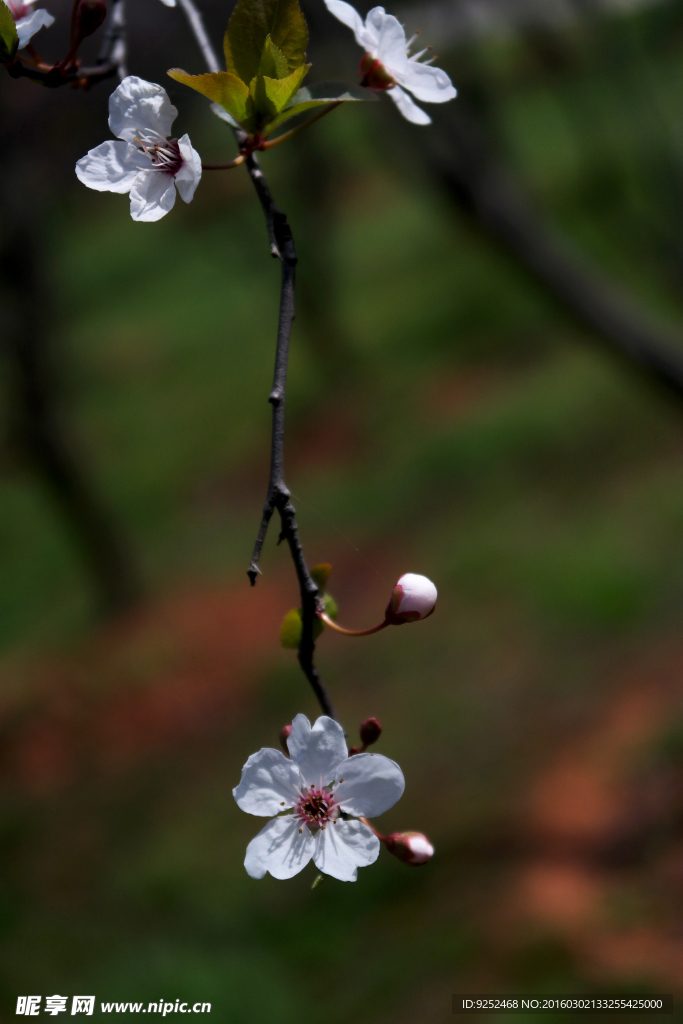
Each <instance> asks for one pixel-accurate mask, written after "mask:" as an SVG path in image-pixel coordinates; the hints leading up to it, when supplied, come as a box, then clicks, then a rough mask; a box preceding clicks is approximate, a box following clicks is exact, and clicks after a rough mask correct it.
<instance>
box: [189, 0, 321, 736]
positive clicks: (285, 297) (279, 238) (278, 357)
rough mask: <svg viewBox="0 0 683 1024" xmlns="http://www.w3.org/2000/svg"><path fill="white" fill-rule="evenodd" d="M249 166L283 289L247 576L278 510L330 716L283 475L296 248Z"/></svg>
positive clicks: (302, 658)
mask: <svg viewBox="0 0 683 1024" xmlns="http://www.w3.org/2000/svg"><path fill="white" fill-rule="evenodd" d="M179 3H180V6H181V7H182V8H183V12H184V14H185V16H186V18H187V21H188V25H189V27H190V29H191V31H192V33H193V35H194V37H195V40H196V42H197V45H198V47H199V49H200V50H201V52H202V54H203V56H204V60H205V63H206V65H207V67H208V69H209V71H217V70H219V64H218V60H217V57H216V54H215V52H214V50H213V47H212V45H211V41H210V40H209V37H208V36H207V34H206V32H205V30H204V25H203V22H202V18H201V15H200V13H199V11H198V9H197V7H196V6H195V4H194V2H193V0H179ZM234 134H235V138H236V140H237V143H238V145H239V146H240V147H242V146H243V144H244V142H245V141H246V135H245V134H244V133H243V132H240V131H239V130H234ZM245 167H246V168H247V171H248V173H249V177H250V179H251V182H252V184H253V186H254V189H255V191H256V195H257V197H258V200H259V202H260V204H261V208H262V210H263V213H264V216H265V219H266V228H267V231H268V241H269V243H270V253H271V256H273V257H274V258H276V259H279V260H280V264H281V266H282V282H281V290H280V316H279V324H278V333H277V344H276V349H275V371H274V375H273V387H272V389H271V392H270V396H269V398H268V401H269V402H270V404H271V405H272V407H273V427H272V440H271V453H270V478H269V481H268V493H267V495H266V501H265V504H264V506H263V515H262V517H261V525H260V527H259V531H258V536H257V538H256V543H255V545H254V551H253V554H252V558H251V562H250V564H249V568H248V570H247V575H248V576H249V579H250V581H251V585H252V587H253V586H255V585H256V579H257V577H258V576H259V574H260V572H261V570H260V568H259V562H260V559H261V552H262V550H263V544H264V542H265V539H266V535H267V533H268V527H269V526H270V521H271V519H272V518H273V514H274V513H275V512H277V513H278V515H279V517H280V536H279V539H278V543H281V542H282V541H286V542H287V545H288V547H289V552H290V555H291V557H292V562H293V563H294V569H295V572H296V577H297V580H298V583H299V592H300V595H301V642H300V644H299V664H300V666H301V669H302V671H303V673H304V675H305V676H306V678H307V679H308V681H309V683H310V684H311V687H312V689H313V692H314V694H315V696H316V698H317V700H318V703H319V704H320V707H321V709H322V711H323V714H325V715H329V716H330V718H336V715H335V712H334V707H333V705H332V701H331V699H330V695H329V693H328V692H327V689H326V688H325V686H324V685H323V682H322V680H321V679H320V676H319V674H318V670H317V668H316V667H315V661H314V655H315V640H314V638H313V627H314V625H315V622H316V619H317V615H318V603H319V595H318V587H317V585H316V583H315V580H314V579H313V578H312V576H311V574H310V572H309V570H308V566H307V564H306V559H305V557H304V552H303V546H302V544H301V538H300V536H299V527H298V525H297V522H296V509H295V508H294V506H293V505H292V502H291V496H290V492H289V489H288V487H287V485H286V483H285V477H284V445H285V398H286V394H287V369H288V366H289V346H290V340H291V336H292V324H293V323H294V317H295V313H296V310H295V301H294V291H295V284H296V263H297V255H296V247H295V245H294V238H293V236H292V232H291V229H290V227H289V223H288V221H287V217H286V215H285V214H284V213H283V212H282V211H281V210H280V209H278V207H277V206H276V204H275V201H274V199H273V196H272V194H271V192H270V189H269V188H268V184H267V182H266V180H265V178H264V176H263V171H262V170H261V168H260V167H259V163H258V160H257V159H256V157H255V155H254V154H253V153H252V154H251V155H250V156H249V157H247V159H246V161H245Z"/></svg>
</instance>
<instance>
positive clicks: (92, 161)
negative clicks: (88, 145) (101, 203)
mask: <svg viewBox="0 0 683 1024" xmlns="http://www.w3.org/2000/svg"><path fill="white" fill-rule="evenodd" d="M145 167H149V159H148V158H147V157H146V156H145V155H144V153H140V151H139V150H138V149H136V148H135V146H131V144H130V143H129V142H114V141H113V139H112V140H110V141H108V142H103V143H102V145H101V146H98V147H97V148H96V149H91V150H90V152H89V153H88V155H87V156H84V157H82V158H81V159H80V160H79V161H78V163H77V164H76V174H77V175H78V179H79V181H82V182H83V184H84V185H87V186H88V188H95V189H97V191H98V192H130V190H131V188H132V187H133V182H134V181H135V179H136V177H137V176H138V174H139V173H140V171H141V170H143V169H144V168H145Z"/></svg>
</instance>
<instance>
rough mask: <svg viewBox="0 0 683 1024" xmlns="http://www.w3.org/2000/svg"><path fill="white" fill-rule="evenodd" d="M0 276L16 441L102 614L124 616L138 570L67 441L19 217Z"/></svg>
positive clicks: (41, 299) (0, 260) (34, 257)
mask: <svg viewBox="0 0 683 1024" xmlns="http://www.w3.org/2000/svg"><path fill="white" fill-rule="evenodd" d="M5 223H6V225H7V222H5ZM0 275H2V282H3V285H5V286H6V288H7V292H8V299H7V300H6V301H5V303H4V310H3V318H2V319H3V324H4V331H3V334H4V337H3V349H4V351H5V353H6V355H7V357H8V358H9V360H10V363H11V366H12V368H13V377H14V405H15V410H14V431H13V434H14V440H15V443H16V445H17V448H18V449H19V450H20V451H21V452H22V453H23V454H24V455H25V456H27V457H28V459H29V460H30V461H31V462H32V463H33V465H34V466H35V468H36V470H37V471H38V472H39V474H40V476H41V477H42V478H43V480H44V481H45V482H46V484H47V486H48V489H49V491H50V493H51V495H52V498H53V500H54V502H55V504H56V505H57V507H58V508H59V509H60V511H61V513H62V516H63V518H64V520H65V522H66V524H67V526H68V527H69V529H70V531H71V533H72V535H73V537H74V540H75V542H76V544H77V545H78V546H79V547H80V549H81V551H82V554H83V557H84V560H85V562H86V565H87V566H88V570H89V573H90V575H91V577H92V580H93V583H94V585H95V587H96V589H97V592H98V594H99V601H100V604H101V606H102V609H103V610H104V611H106V612H118V611H121V610H122V609H124V608H126V607H128V606H130V605H131V604H133V603H134V602H135V601H136V600H138V598H139V597H140V594H141V589H142V588H141V585H140V580H139V576H138V572H137V567H136V566H135V565H134V562H133V558H132V555H131V552H130V550H129V549H128V547H127V546H126V544H125V543H124V541H123V538H122V536H121V535H120V533H119V530H118V528H117V525H116V524H115V521H114V518H113V517H112V516H111V514H110V513H109V511H108V509H106V507H105V506H104V505H103V503H102V502H101V500H100V498H99V496H98V495H97V493H96V490H95V488H94V487H93V486H92V485H91V483H90V481H89V480H88V478H87V475H86V474H85V472H84V471H83V468H82V466H81V465H80V464H79V461H78V460H77V458H76V456H75V454H74V449H73V447H72V445H71V444H70V443H69V442H68V440H67V438H66V435H65V432H64V429H63V426H62V423H61V418H60V415H59V412H58V405H59V402H58V385H57V380H56V374H55V373H54V370H53V367H52V365H51V360H50V358H49V355H48V346H47V340H48V339H47V336H46V331H45V324H46V321H47V316H46V310H47V307H48V302H49V300H48V296H47V290H46V287H45V284H44V281H43V277H42V271H41V261H40V256H39V249H38V245H37V243H36V238H35V236H34V234H33V230H32V227H31V225H30V224H27V223H26V222H24V223H22V222H21V221H20V220H19V219H18V218H15V219H14V223H13V225H12V227H11V228H10V229H9V230H6V231H5V232H4V233H3V238H2V242H1V243H0Z"/></svg>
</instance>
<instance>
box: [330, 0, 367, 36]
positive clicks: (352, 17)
mask: <svg viewBox="0 0 683 1024" xmlns="http://www.w3.org/2000/svg"><path fill="white" fill-rule="evenodd" d="M325 6H326V7H327V9H328V11H329V12H330V14H334V16H335V18H338V19H339V21H341V22H342V24H343V25H346V26H348V28H350V29H351V30H352V32H353V34H354V36H355V37H356V42H357V43H358V45H359V46H363V47H365V46H366V42H365V39H366V35H365V26H364V25H363V19H362V18H361V16H360V14H359V13H358V11H357V10H356V9H355V7H352V6H351V4H347V3H344V0H325ZM376 43H377V39H376V38H375V44H376Z"/></svg>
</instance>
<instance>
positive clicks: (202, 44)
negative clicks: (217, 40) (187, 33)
mask: <svg viewBox="0 0 683 1024" xmlns="http://www.w3.org/2000/svg"><path fill="white" fill-rule="evenodd" d="M178 3H179V5H180V6H181V7H182V9H183V14H184V15H185V17H186V18H187V22H188V24H189V26H190V29H191V31H192V34H193V35H194V37H195V40H196V41H197V46H198V47H199V49H200V50H201V51H202V56H203V57H204V63H205V64H206V66H207V68H208V69H209V71H210V72H211V73H212V74H214V73H215V72H216V71H220V70H221V66H220V64H219V63H218V57H217V56H216V51H215V50H214V48H213V46H212V45H211V40H210V39H209V37H208V35H207V32H206V29H205V28H204V20H203V18H202V16H201V14H200V12H199V11H198V9H197V8H196V7H195V5H194V3H193V2H192V0H178Z"/></svg>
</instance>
